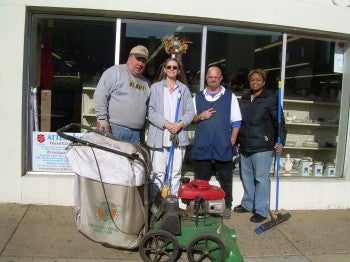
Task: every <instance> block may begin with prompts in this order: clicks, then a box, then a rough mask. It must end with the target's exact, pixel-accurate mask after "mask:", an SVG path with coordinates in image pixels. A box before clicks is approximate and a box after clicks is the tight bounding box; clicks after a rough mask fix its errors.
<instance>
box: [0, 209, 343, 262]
mask: <svg viewBox="0 0 350 262" xmlns="http://www.w3.org/2000/svg"><path fill="white" fill-rule="evenodd" d="M282 213H283V211H282ZM290 213H291V215H292V218H291V219H290V220H288V221H287V222H284V223H282V224H280V225H278V226H277V227H274V228H273V229H270V230H268V231H265V232H264V233H262V234H261V235H257V234H256V233H255V232H254V229H255V228H256V227H257V226H258V225H257V224H253V223H251V222H249V217H250V214H236V213H232V218H231V219H230V220H224V221H225V223H226V225H227V226H230V227H233V228H235V229H236V231H237V242H238V246H239V248H240V250H241V253H242V255H243V257H244V259H245V261H248V262H257V261H264V262H265V261H266V262H267V261H272V262H280V261H281V262H282V261H283V262H291V261H305V262H306V261H318V262H322V261H332V262H338V261H339V262H346V261H350V210H329V211H291V212H290ZM0 250H1V255H0V261H78V262H80V261H98V262H99V261H141V259H140V257H139V254H138V252H136V251H135V252H132V251H125V250H117V249H114V248H108V247H105V246H102V245H101V244H99V243H96V242H93V241H91V240H89V239H88V238H86V237H84V236H83V235H82V234H80V233H79V232H78V231H77V230H76V227H75V222H74V212H73V207H62V206H38V205H17V204H0ZM182 257H183V258H184V259H183V261H186V260H187V259H186V256H185V254H184V255H183V256H182Z"/></svg>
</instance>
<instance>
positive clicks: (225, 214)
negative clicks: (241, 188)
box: [222, 208, 231, 219]
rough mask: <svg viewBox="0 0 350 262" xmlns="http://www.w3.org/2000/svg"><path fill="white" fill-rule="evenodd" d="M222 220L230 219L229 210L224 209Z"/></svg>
mask: <svg viewBox="0 0 350 262" xmlns="http://www.w3.org/2000/svg"><path fill="white" fill-rule="evenodd" d="M222 218H226V219H229V218H231V208H225V210H224V212H223V213H222Z"/></svg>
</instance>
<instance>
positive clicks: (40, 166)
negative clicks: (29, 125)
mask: <svg viewBox="0 0 350 262" xmlns="http://www.w3.org/2000/svg"><path fill="white" fill-rule="evenodd" d="M67 134H69V135H71V136H74V137H77V138H81V137H82V136H83V135H84V134H83V133H67ZM70 143H71V142H70V141H68V140H66V139H64V138H62V137H60V136H59V135H57V133H56V132H33V149H32V168H33V171H59V172H62V171H63V172H71V170H70V169H69V167H68V163H67V159H66V154H65V149H66V147H67V146H68V145H69V144H70Z"/></svg>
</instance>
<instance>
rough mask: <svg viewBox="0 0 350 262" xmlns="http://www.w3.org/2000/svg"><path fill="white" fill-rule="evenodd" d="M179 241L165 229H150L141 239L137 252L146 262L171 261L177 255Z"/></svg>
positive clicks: (176, 257)
mask: <svg viewBox="0 0 350 262" xmlns="http://www.w3.org/2000/svg"><path fill="white" fill-rule="evenodd" d="M179 252H180V249H179V243H178V242H177V239H176V238H175V236H174V235H172V234H171V233H169V232H168V231H165V230H161V229H159V230H153V229H152V230H150V231H148V232H147V233H146V234H145V235H144V236H143V237H142V239H141V243H140V245H139V253H140V256H141V258H142V260H143V261H146V262H154V261H157V262H158V261H159V262H173V261H176V260H177V259H178V256H179Z"/></svg>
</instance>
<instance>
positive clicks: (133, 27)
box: [120, 20, 202, 92]
mask: <svg viewBox="0 0 350 262" xmlns="http://www.w3.org/2000/svg"><path fill="white" fill-rule="evenodd" d="M166 36H180V37H186V38H188V40H190V41H191V42H192V43H191V44H189V47H188V50H187V53H186V54H184V55H182V57H181V59H182V63H183V67H184V70H185V73H186V76H187V81H188V87H189V88H190V90H191V91H192V92H194V91H196V90H198V88H199V69H200V58H201V53H200V50H201V39H202V26H198V25H191V24H180V23H169V22H159V21H141V20H137V21H136V20H122V33H121V48H120V63H125V61H126V60H127V56H128V55H129V51H130V49H131V48H132V47H133V46H135V45H139V44H142V45H144V46H146V47H147V48H148V49H149V51H150V60H149V62H148V64H147V67H146V70H145V73H144V75H145V77H147V78H148V79H149V80H150V81H151V82H154V81H156V79H157V78H158V75H159V71H160V69H161V66H162V63H163V62H164V61H165V60H166V59H167V58H169V55H168V54H167V53H166V52H165V50H164V46H163V44H162V40H163V38H164V37H166Z"/></svg>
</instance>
